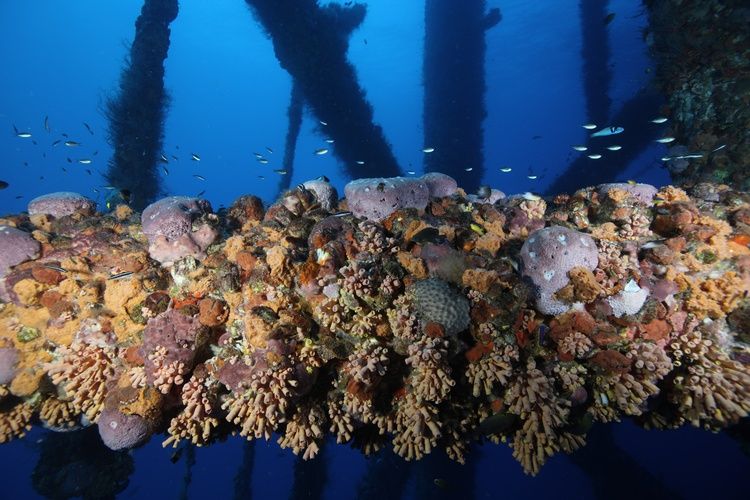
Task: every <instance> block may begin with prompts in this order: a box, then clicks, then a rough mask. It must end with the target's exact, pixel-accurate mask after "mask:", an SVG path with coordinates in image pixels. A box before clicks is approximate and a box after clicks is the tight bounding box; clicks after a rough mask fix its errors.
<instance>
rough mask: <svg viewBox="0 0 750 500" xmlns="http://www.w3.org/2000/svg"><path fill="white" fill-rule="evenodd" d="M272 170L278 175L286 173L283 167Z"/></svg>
mask: <svg viewBox="0 0 750 500" xmlns="http://www.w3.org/2000/svg"><path fill="white" fill-rule="evenodd" d="M274 172H276V173H277V174H279V175H286V174H287V171H286V170H284V169H283V168H277V169H276V170H274Z"/></svg>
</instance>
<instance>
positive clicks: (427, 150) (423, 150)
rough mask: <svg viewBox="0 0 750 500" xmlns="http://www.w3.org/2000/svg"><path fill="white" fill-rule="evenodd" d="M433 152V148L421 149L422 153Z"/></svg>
mask: <svg viewBox="0 0 750 500" xmlns="http://www.w3.org/2000/svg"><path fill="white" fill-rule="evenodd" d="M433 151H435V148H424V149H422V152H423V153H432V152H433Z"/></svg>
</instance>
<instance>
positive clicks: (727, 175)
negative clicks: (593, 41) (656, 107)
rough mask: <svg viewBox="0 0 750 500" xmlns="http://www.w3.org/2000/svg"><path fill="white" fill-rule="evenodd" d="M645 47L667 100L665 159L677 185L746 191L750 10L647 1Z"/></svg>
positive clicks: (736, 2) (708, 0)
mask: <svg viewBox="0 0 750 500" xmlns="http://www.w3.org/2000/svg"><path fill="white" fill-rule="evenodd" d="M644 3H645V4H646V7H647V8H648V10H649V14H650V20H651V25H650V26H649V27H648V28H647V30H646V32H645V33H644V37H645V40H646V42H647V44H648V45H649V47H650V48H651V53H652V54H653V56H654V59H655V60H656V62H657V76H656V83H657V85H658V86H659V87H660V88H661V90H662V91H663V92H664V94H665V95H666V96H667V99H668V104H669V113H667V114H665V116H667V117H669V118H670V121H669V122H668V123H667V125H668V129H667V130H668V132H669V134H670V135H672V136H673V137H675V138H676V139H677V140H676V141H675V142H674V143H673V144H674V145H673V147H672V148H670V149H671V151H670V156H679V155H683V154H686V153H702V154H703V155H704V156H703V157H702V158H696V159H691V160H690V161H688V160H677V161H670V162H668V163H667V167H668V168H669V170H670V172H671V174H672V175H673V176H674V179H675V181H676V182H683V183H689V184H694V183H697V182H703V181H708V182H720V183H725V184H729V185H731V186H733V187H735V188H736V189H741V190H745V191H747V190H749V189H750V176H748V175H747V174H748V172H747V165H748V164H749V163H750V57H748V46H750V30H748V25H750V10H748V2H747V0H720V1H719V0H686V1H683V2H680V3H679V5H678V4H677V3H675V2H658V1H654V0H646V1H645V2H644Z"/></svg>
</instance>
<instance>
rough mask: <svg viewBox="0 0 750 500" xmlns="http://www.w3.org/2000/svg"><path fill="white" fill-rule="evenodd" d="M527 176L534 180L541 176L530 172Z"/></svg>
mask: <svg viewBox="0 0 750 500" xmlns="http://www.w3.org/2000/svg"><path fill="white" fill-rule="evenodd" d="M526 177H527V178H528V179H530V180H532V181H535V180H537V179H538V178H539V176H538V175H534V174H529V175H527V176H526Z"/></svg>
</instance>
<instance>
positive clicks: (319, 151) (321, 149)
mask: <svg viewBox="0 0 750 500" xmlns="http://www.w3.org/2000/svg"><path fill="white" fill-rule="evenodd" d="M327 152H328V150H327V149H326V148H320V149H316V150H315V154H316V155H318V156H321V155H324V154H326V153H327Z"/></svg>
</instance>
